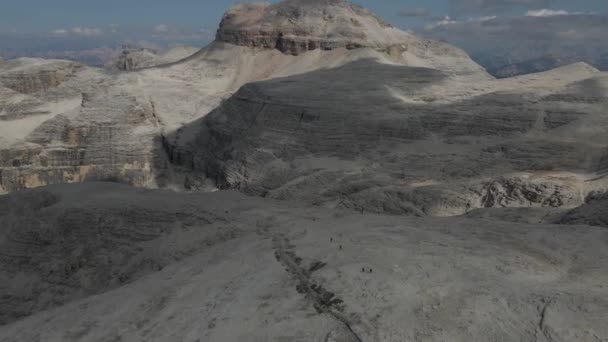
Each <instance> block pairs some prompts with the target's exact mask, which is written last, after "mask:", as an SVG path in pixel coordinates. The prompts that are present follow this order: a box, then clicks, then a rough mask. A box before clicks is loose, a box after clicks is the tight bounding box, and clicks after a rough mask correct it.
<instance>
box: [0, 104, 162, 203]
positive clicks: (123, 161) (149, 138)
mask: <svg viewBox="0 0 608 342" xmlns="http://www.w3.org/2000/svg"><path fill="white" fill-rule="evenodd" d="M157 127H158V122H157V118H156V117H155V113H154V108H153V105H152V104H151V103H149V102H148V103H140V102H138V100H137V99H135V98H134V97H133V96H130V95H128V94H124V93H115V92H114V93H94V94H90V93H85V94H83V99H82V104H81V106H80V108H79V109H78V113H77V115H76V116H75V117H67V116H64V115H57V116H55V117H54V118H52V119H50V120H47V121H45V122H44V123H43V124H42V125H40V126H39V127H38V128H36V129H35V130H34V131H33V132H32V133H30V134H29V136H28V137H27V140H26V141H27V144H24V145H22V146H13V147H11V148H9V149H3V150H0V184H1V185H2V188H3V189H4V190H5V191H14V190H18V189H21V188H31V187H37V186H42V185H47V184H55V183H71V182H83V181H94V180H113V181H122V182H125V183H129V184H133V185H139V186H149V185H150V184H153V182H154V180H155V177H154V171H153V164H154V163H155V154H154V153H155V151H156V148H157V145H156V143H155V138H154V137H155V135H156V134H157ZM135 131H137V132H138V134H137V138H135V137H134V136H133V133H134V132H135Z"/></svg>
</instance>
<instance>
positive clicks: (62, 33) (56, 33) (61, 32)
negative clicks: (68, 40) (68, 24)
mask: <svg viewBox="0 0 608 342" xmlns="http://www.w3.org/2000/svg"><path fill="white" fill-rule="evenodd" d="M51 34H52V35H54V36H65V35H66V34H68V30H66V29H57V30H53V31H51Z"/></svg>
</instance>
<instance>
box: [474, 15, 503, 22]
mask: <svg viewBox="0 0 608 342" xmlns="http://www.w3.org/2000/svg"><path fill="white" fill-rule="evenodd" d="M496 18H497V16H495V15H491V16H485V17H477V18H469V22H478V23H483V22H484V21H488V20H494V19H496Z"/></svg>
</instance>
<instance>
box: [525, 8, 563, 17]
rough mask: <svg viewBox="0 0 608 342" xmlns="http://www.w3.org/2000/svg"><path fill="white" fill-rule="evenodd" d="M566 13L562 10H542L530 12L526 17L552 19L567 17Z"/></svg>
mask: <svg viewBox="0 0 608 342" xmlns="http://www.w3.org/2000/svg"><path fill="white" fill-rule="evenodd" d="M568 14H570V13H569V12H568V11H564V10H552V9H547V8H543V9H540V10H530V11H528V12H526V17H554V16H556V15H568Z"/></svg>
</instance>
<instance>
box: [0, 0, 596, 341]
mask: <svg viewBox="0 0 608 342" xmlns="http://www.w3.org/2000/svg"><path fill="white" fill-rule="evenodd" d="M607 111H608V74H606V73H604V72H600V71H598V70H597V69H595V68H593V67H591V66H589V65H587V64H585V63H576V64H572V65H568V66H565V67H560V68H557V69H554V70H550V71H546V72H542V73H536V74H529V75H524V76H517V77H511V78H504V79H495V78H494V77H492V76H491V75H489V74H488V73H487V72H486V71H485V70H484V69H483V68H482V67H480V66H479V65H477V64H476V63H475V62H473V61H472V60H471V59H470V58H469V56H467V55H466V53H464V52H463V51H462V50H460V49H459V48H457V47H453V46H450V45H448V44H446V43H442V42H436V41H430V40H426V39H422V38H419V37H417V36H415V35H413V34H411V33H409V32H404V31H401V30H399V29H397V28H395V27H392V26H391V25H389V24H387V23H385V22H384V21H383V20H382V19H381V18H379V17H377V16H376V15H374V14H373V13H371V12H370V11H368V10H366V9H364V8H362V7H359V6H357V5H353V4H351V3H350V2H348V1H345V0H308V1H305V0H286V1H283V2H280V3H276V4H266V3H264V4H262V3H255V4H240V5H236V6H235V7H233V8H232V9H229V10H228V11H227V12H226V14H225V15H224V17H223V19H222V21H221V23H220V26H219V28H218V31H217V37H216V40H215V41H214V42H212V43H211V44H210V45H209V46H207V47H205V48H202V49H200V50H196V51H195V50H192V49H190V48H177V49H175V50H173V51H170V52H168V53H166V54H163V55H160V54H156V53H154V52H152V51H148V50H145V49H128V50H126V51H125V53H123V54H122V55H121V56H120V57H119V59H118V60H117V61H116V62H115V63H113V64H112V65H111V67H110V68H103V69H102V68H92V67H88V66H84V65H81V64H78V63H74V62H69V61H62V60H43V59H34V58H22V59H16V60H9V61H1V60H0V193H3V194H4V195H0V324H1V325H0V341H193V342H194V341H325V342H327V341H344V342H347V341H547V342H554V341H600V342H603V341H608V330H607V325H606V322H608V302H607V301H606V299H607V298H608V287H607V285H606V284H607V283H608V282H607V280H608V266H607V265H608V262H607V261H608V260H607V259H608V248H607V247H608V230H606V229H607V228H608V195H607V193H608V135H607V134H606V131H607V128H608V113H607Z"/></svg>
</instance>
